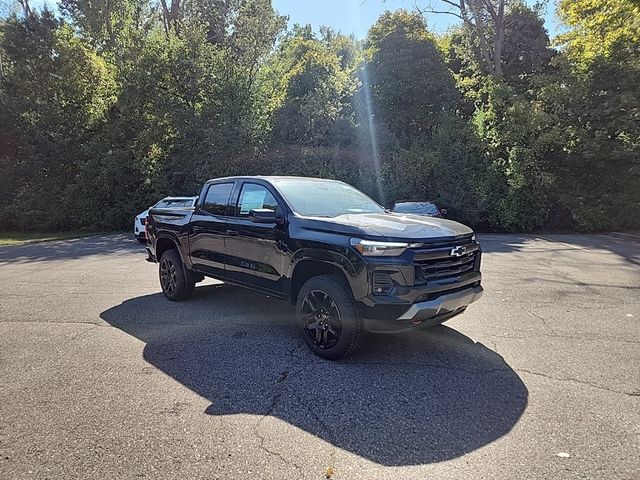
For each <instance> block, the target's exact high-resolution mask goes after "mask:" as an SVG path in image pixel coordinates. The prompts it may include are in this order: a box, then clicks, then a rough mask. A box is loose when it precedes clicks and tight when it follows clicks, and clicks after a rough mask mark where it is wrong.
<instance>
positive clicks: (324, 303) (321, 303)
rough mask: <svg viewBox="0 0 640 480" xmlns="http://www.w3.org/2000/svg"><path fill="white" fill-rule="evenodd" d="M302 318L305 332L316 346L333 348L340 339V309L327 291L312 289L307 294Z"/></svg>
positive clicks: (303, 303) (303, 304) (303, 302)
mask: <svg viewBox="0 0 640 480" xmlns="http://www.w3.org/2000/svg"><path fill="white" fill-rule="evenodd" d="M302 320H303V322H304V330H305V333H306V334H307V336H308V337H309V340H311V342H312V343H313V344H314V345H315V346H316V347H318V348H321V349H324V350H326V349H329V348H333V347H335V346H336V344H337V343H338V341H339V340H340V334H341V333H342V320H341V319H340V310H339V309H338V306H337V305H336V302H335V300H333V298H331V296H330V295H329V294H328V293H327V292H325V291H322V290H312V291H310V292H309V293H308V294H307V296H306V297H305V298H304V300H303V301H302Z"/></svg>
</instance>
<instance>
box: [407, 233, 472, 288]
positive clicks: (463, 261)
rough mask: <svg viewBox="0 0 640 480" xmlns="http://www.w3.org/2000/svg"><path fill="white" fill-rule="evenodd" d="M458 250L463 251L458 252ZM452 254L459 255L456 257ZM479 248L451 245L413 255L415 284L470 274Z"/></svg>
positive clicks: (417, 251)
mask: <svg viewBox="0 0 640 480" xmlns="http://www.w3.org/2000/svg"><path fill="white" fill-rule="evenodd" d="M460 249H464V250H463V251H460ZM452 251H453V252H458V253H460V254H459V255H458V256H456V255H452ZM478 255H479V247H478V245H477V244H475V243H466V244H463V245H460V243H458V242H456V243H453V242H452V243H451V244H449V245H441V246H438V247H437V248H430V249H420V250H416V251H415V253H414V260H415V264H416V266H415V275H416V283H425V282H428V281H429V280H439V279H444V278H447V277H457V276H459V275H462V274H465V273H468V272H472V271H474V270H475V269H476V263H477V259H478Z"/></svg>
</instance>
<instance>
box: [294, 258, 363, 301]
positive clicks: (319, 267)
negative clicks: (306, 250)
mask: <svg viewBox="0 0 640 480" xmlns="http://www.w3.org/2000/svg"><path fill="white" fill-rule="evenodd" d="M320 275H336V276H338V277H340V278H342V279H343V280H344V281H345V283H346V284H347V286H348V287H349V289H350V290H351V293H352V294H353V293H355V292H354V291H353V286H352V281H351V279H352V278H353V276H352V275H350V274H349V273H348V272H347V271H345V269H344V268H343V267H342V266H341V265H339V264H337V263H335V262H330V261H327V260H321V259H317V258H302V259H300V260H298V261H297V262H296V263H295V265H294V266H293V269H292V272H291V280H290V295H289V298H290V301H291V304H292V305H295V304H296V300H297V298H298V293H299V292H300V289H301V288H302V285H304V283H305V282H306V281H307V280H309V279H311V278H313V277H317V276H320Z"/></svg>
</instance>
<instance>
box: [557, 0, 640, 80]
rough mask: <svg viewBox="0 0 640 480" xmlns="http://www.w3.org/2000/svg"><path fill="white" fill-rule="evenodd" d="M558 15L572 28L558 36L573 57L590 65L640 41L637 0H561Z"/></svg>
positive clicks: (639, 4)
mask: <svg viewBox="0 0 640 480" xmlns="http://www.w3.org/2000/svg"><path fill="white" fill-rule="evenodd" d="M558 16H559V17H560V18H561V19H562V20H563V21H564V22H565V23H566V25H567V26H569V27H570V30H569V31H568V32H566V33H564V34H562V35H560V36H559V37H558V43H560V44H561V45H563V46H564V48H565V49H566V52H567V55H568V56H569V58H570V59H571V60H572V61H573V62H575V63H576V64H577V65H579V66H581V67H582V68H588V67H589V65H590V63H591V62H592V61H593V60H595V59H596V58H598V57H605V58H606V57H609V56H610V55H612V54H615V52H617V51H618V52H619V51H620V50H624V49H625V48H629V49H634V48H635V46H637V44H638V43H639V42H640V3H639V2H637V1H633V0H561V1H560V2H559V3H558Z"/></svg>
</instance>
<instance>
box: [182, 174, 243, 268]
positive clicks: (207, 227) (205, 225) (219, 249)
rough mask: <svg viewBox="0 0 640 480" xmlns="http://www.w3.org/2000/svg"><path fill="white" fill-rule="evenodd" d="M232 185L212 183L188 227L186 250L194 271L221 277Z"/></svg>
mask: <svg viewBox="0 0 640 480" xmlns="http://www.w3.org/2000/svg"><path fill="white" fill-rule="evenodd" d="M234 186H235V182H228V181H227V182H220V183H211V184H209V185H208V186H206V187H205V188H204V189H203V192H202V195H201V196H200V199H199V200H198V203H197V205H196V208H195V211H194V213H193V216H192V217H191V222H190V223H189V229H190V231H189V250H190V252H191V262H192V263H193V266H194V267H195V269H196V270H198V271H200V272H202V273H208V274H210V275H213V276H217V277H223V276H224V269H225V268H224V265H225V236H226V230H227V221H228V218H229V213H231V212H230V208H231V207H230V205H229V199H230V198H231V193H232V192H233V188H234Z"/></svg>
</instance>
